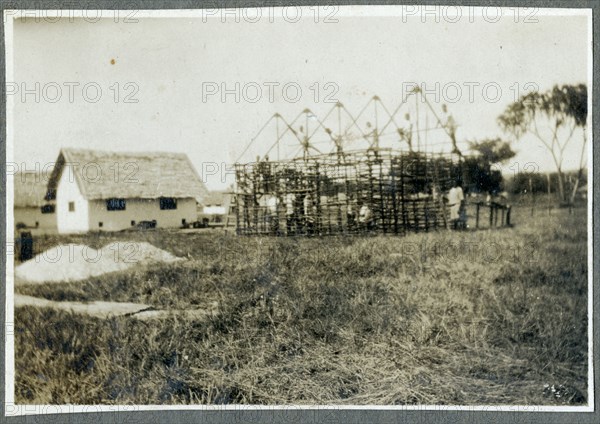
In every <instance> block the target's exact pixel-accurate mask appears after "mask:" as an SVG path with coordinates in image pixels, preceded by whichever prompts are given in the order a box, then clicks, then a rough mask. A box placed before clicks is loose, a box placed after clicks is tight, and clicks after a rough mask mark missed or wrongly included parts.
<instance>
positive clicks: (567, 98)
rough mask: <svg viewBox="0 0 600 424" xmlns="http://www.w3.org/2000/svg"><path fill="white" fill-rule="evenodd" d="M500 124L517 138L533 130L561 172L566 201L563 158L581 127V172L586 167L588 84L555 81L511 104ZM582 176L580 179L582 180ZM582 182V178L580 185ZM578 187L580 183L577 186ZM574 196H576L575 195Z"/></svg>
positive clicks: (560, 187)
mask: <svg viewBox="0 0 600 424" xmlns="http://www.w3.org/2000/svg"><path fill="white" fill-rule="evenodd" d="M498 124H499V125H500V127H501V128H502V129H503V130H504V131H505V132H507V133H510V134H512V135H513V136H514V137H515V139H520V138H521V137H523V136H524V135H525V134H527V133H529V134H533V135H534V136H535V137H536V138H537V139H538V140H539V141H540V142H541V143H542V144H543V145H544V146H545V147H546V149H547V150H548V151H549V152H550V154H551V156H552V159H553V160H554V165H555V166H556V171H557V173H558V193H559V196H560V199H561V201H566V200H567V198H566V193H565V180H564V173H563V169H562V166H563V159H564V153H565V149H566V148H567V146H568V145H569V143H570V141H571V140H572V138H573V134H574V133H575V130H576V129H577V128H581V129H582V132H583V137H584V142H583V147H582V153H581V161H580V172H579V177H580V176H581V170H582V169H583V158H584V152H585V140H586V125H587V86H586V85H585V84H578V85H562V86H558V85H555V86H554V87H553V88H552V89H551V90H549V91H547V92H545V93H538V92H532V93H528V94H525V95H523V96H521V97H520V98H519V99H518V101H516V102H514V103H512V104H510V105H509V106H508V107H507V108H506V110H505V111H504V113H502V115H500V116H499V117H498ZM579 177H578V180H579ZM577 185H578V181H577V183H576V186H577ZM575 190H577V187H575ZM571 198H572V196H571Z"/></svg>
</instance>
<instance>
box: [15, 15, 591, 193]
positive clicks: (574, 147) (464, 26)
mask: <svg viewBox="0 0 600 424" xmlns="http://www.w3.org/2000/svg"><path fill="white" fill-rule="evenodd" d="M298 10H300V13H301V18H300V19H299V20H298V21H297V22H295V21H296V18H295V16H297V15H296V12H298ZM389 11H390V9H389V8H388V9H377V8H373V7H362V8H361V7H352V8H342V9H341V10H334V9H330V10H325V9H323V8H321V9H320V10H318V12H319V13H318V15H317V11H316V10H315V9H296V10H293V11H289V10H285V11H284V10H282V9H269V10H267V9H262V12H261V16H260V17H258V18H257V15H256V14H255V13H254V12H248V13H244V14H242V12H241V11H237V12H236V13H233V12H231V13H229V14H223V13H222V12H218V11H214V10H213V11H210V12H205V13H204V14H200V13H199V12H196V16H195V17H178V18H173V17H171V18H158V17H144V16H143V14H141V13H140V14H137V15H131V14H130V18H129V19H125V17H126V16H127V14H126V13H125V12H121V13H122V15H118V16H115V15H114V14H113V12H107V11H105V13H108V16H105V15H103V18H102V19H100V20H95V19H92V18H93V17H94V15H87V16H86V18H87V19H82V18H81V17H79V16H80V15H78V14H76V13H74V14H73V15H72V16H73V17H67V16H66V15H63V16H61V17H60V19H39V17H38V19H35V17H32V16H29V17H28V16H26V17H25V20H23V19H22V18H19V19H15V21H14V26H13V29H14V33H13V45H12V53H13V56H12V58H11V57H9V58H7V61H8V62H9V63H10V64H11V65H12V77H10V75H11V72H9V73H8V76H9V77H8V78H7V81H8V88H7V92H8V94H9V96H8V97H9V102H11V101H12V105H13V120H12V122H9V123H8V124H9V126H10V127H11V128H12V134H13V136H14V155H13V158H14V161H15V162H16V163H18V164H23V163H24V164H25V166H26V167H27V168H28V169H34V168H35V164H36V163H39V164H41V166H42V167H43V166H44V164H47V163H51V162H53V161H54V160H55V159H56V157H57V156H58V152H59V149H60V148H61V147H80V148H94V149H102V150H118V151H149V150H152V151H173V152H183V153H187V154H188V155H189V157H190V159H191V161H192V163H193V164H194V165H195V166H196V168H197V170H198V172H199V173H200V174H202V175H203V178H204V179H205V181H206V184H207V186H208V188H209V189H223V188H225V187H227V186H228V185H229V184H231V183H233V175H232V174H231V173H230V171H228V169H229V168H228V167H227V166H223V164H231V163H233V162H234V161H235V160H236V159H238V158H240V155H241V154H242V152H243V151H244V149H245V148H246V147H247V146H248V144H249V142H250V141H251V140H252V138H253V137H255V135H256V134H257V133H258V132H259V130H260V129H261V127H262V126H263V125H264V124H265V122H267V121H268V120H269V118H271V117H272V116H273V114H274V113H280V114H281V115H282V116H283V117H285V119H286V120H287V121H288V122H290V121H292V120H293V119H294V118H295V117H296V116H297V115H298V114H299V113H301V112H302V111H303V110H304V109H305V108H308V109H310V110H311V111H312V112H313V114H314V115H315V116H317V117H319V118H323V117H324V116H325V115H326V114H327V112H329V111H330V109H331V108H332V107H333V106H334V104H335V102H336V101H340V102H341V103H343V104H344V106H345V107H346V108H347V109H348V110H349V111H351V113H353V114H354V116H356V115H358V113H359V112H360V110H361V109H362V108H363V106H364V105H365V104H367V102H368V101H369V99H371V98H372V97H373V96H374V95H377V96H379V98H380V99H381V102H382V103H383V105H385V106H386V107H387V109H388V110H390V111H392V110H394V109H395V108H396V107H397V106H398V105H399V104H400V102H401V100H402V99H403V95H404V94H405V93H406V92H407V90H408V88H409V87H411V86H412V85H414V84H417V85H419V86H421V88H422V89H424V90H425V92H426V97H427V99H428V100H429V102H430V103H431V104H432V109H433V110H432V111H429V110H427V108H426V107H424V105H423V104H421V105H420V106H419V105H418V104H417V103H416V102H415V103H412V102H411V103H410V104H409V105H405V106H404V107H403V108H401V109H400V113H399V114H398V115H397V119H396V120H397V121H400V122H402V121H404V122H407V121H406V116H405V115H406V113H408V114H409V115H410V117H412V118H413V119H414V118H415V117H418V119H419V121H420V125H421V127H420V128H425V126H428V127H429V128H431V127H434V126H435V125H436V124H435V117H434V115H433V112H436V113H437V114H438V116H440V117H441V118H442V119H445V118H444V117H447V115H445V114H444V113H443V112H442V105H443V104H445V105H446V106H447V111H448V112H449V113H451V115H452V117H453V119H454V120H455V121H456V123H457V124H458V129H457V132H456V135H457V139H458V140H459V145H460V146H462V147H465V146H466V143H467V141H469V140H471V141H472V140H481V139H484V138H493V137H504V138H505V139H506V140H511V139H510V137H509V136H508V135H507V134H504V133H502V131H501V129H500V128H499V127H498V125H497V121H496V119H497V117H498V116H499V115H500V114H501V113H502V111H503V110H504V109H505V108H506V107H507V106H508V105H509V104H510V103H511V102H513V101H514V100H515V99H516V98H517V97H518V95H520V94H524V93H526V92H528V91H532V90H538V91H546V90H548V89H550V88H551V87H552V86H553V85H555V84H579V83H587V84H588V87H589V86H590V83H589V81H588V75H589V72H588V69H589V67H590V63H589V62H588V57H589V53H590V52H591V40H589V39H588V18H587V17H586V16H581V15H579V16H546V15H544V14H543V13H542V11H539V10H538V12H536V13H535V14H534V15H533V17H531V16H530V17H529V19H526V16H525V14H524V13H521V14H520V15H519V16H516V15H515V13H514V11H509V10H508V9H504V10H503V11H502V17H501V18H500V19H499V20H498V21H497V22H494V21H495V20H496V18H495V16H494V13H491V12H490V14H489V16H488V15H486V17H487V18H486V19H484V18H483V17H482V16H477V17H474V16H473V17H467V16H464V15H465V12H464V11H463V16H462V17H460V19H458V22H452V21H456V20H457V16H451V15H449V14H448V15H444V14H442V15H438V17H437V19H438V20H439V22H436V17H435V16H432V15H423V14H422V13H414V10H411V13H410V14H409V13H406V12H407V11H406V9H403V10H400V8H398V9H396V10H395V11H393V14H394V15H395V16H392V15H390V13H389ZM372 12H374V13H372ZM370 13H372V14H373V15H375V16H367V15H369V14H370ZM209 14H210V16H207V15H209ZM328 15H329V17H328ZM381 15H383V16H381ZM90 16H91V18H90ZM42 18H43V17H42ZM236 20H237V21H238V22H236ZM530 20H534V21H536V22H529V21H530ZM49 21H52V22H49ZM115 21H117V22H115ZM251 21H256V22H251ZM315 21H318V22H315ZM589 60H591V59H589ZM9 69H10V68H9ZM11 78H12V79H11ZM84 87H85V89H84ZM417 107H418V108H419V112H418V113H417V112H416V108H417ZM333 116H334V115H330V117H333ZM377 116H378V118H377V121H376V120H375V118H374V113H373V111H372V110H371V109H368V110H367V111H366V112H365V114H364V115H363V116H362V117H361V119H360V120H359V122H358V123H359V125H360V126H361V127H362V128H368V127H367V125H371V127H373V126H377V127H381V126H382V123H383V122H386V119H385V118H384V112H383V110H382V107H381V106H380V108H379V112H378V115H377ZM335 122H336V120H335V119H334V120H333V121H331V120H330V122H328V123H327V125H328V126H330V127H331V128H332V129H333V130H334V132H335V129H336V127H337V124H336V123H335ZM347 122H349V121H346V123H347ZM367 122H369V124H367ZM375 122H377V123H376V124H375ZM426 123H427V124H426ZM305 125H306V123H305V122H302V120H299V121H297V122H296V123H294V125H293V127H294V128H295V130H297V131H304V126H305ZM314 125H315V121H314V120H312V121H309V122H308V126H309V128H311V126H312V128H314ZM301 126H302V128H300V127H301ZM344 126H345V124H344V125H343V127H344ZM389 128H391V127H389ZM279 130H280V131H281V128H280V129H279ZM276 131H277V128H276V126H275V124H274V121H271V123H270V124H269V125H268V126H267V128H265V130H264V131H263V132H262V133H260V136H259V137H257V138H256V140H255V141H254V142H253V143H252V144H251V145H250V147H249V148H248V150H247V151H246V153H245V155H243V156H242V157H241V160H242V161H251V160H253V159H254V158H255V157H256V156H257V155H262V154H264V153H265V152H266V151H267V150H268V149H269V147H271V146H272V145H273V142H274V141H275V137H276V134H277V133H276ZM419 134H422V137H423V138H422V139H421V143H423V144H424V143H428V149H436V148H440V149H443V148H446V147H447V146H448V145H449V141H448V138H447V137H446V136H445V135H444V133H443V132H442V131H440V130H439V129H438V130H435V131H430V132H425V131H423V132H420V133H419ZM425 134H427V135H426V136H425ZM286 137H287V138H282V142H281V149H282V150H285V149H287V150H288V151H290V152H293V151H295V150H296V148H299V144H297V142H296V140H294V139H293V138H290V137H291V133H290V132H288V133H287V136H286ZM383 139H385V140H387V142H388V143H391V145H393V143H399V141H398V140H397V137H395V136H394V135H393V134H391V133H389V134H387V135H385V137H384V136H382V140H383ZM327 140H328V139H327V136H326V134H321V135H320V136H315V137H314V139H313V140H312V141H314V146H315V147H317V148H319V149H321V150H322V151H324V150H328V149H330V147H331V145H330V144H328V141H327ZM582 140H583V137H582V134H581V133H580V132H577V133H575V134H574V136H573V140H572V141H571V143H572V144H571V145H570V147H569V148H568V149H567V151H566V153H565V159H564V165H563V168H564V169H575V168H577V167H578V165H579V158H580V155H581V146H582ZM512 146H513V149H514V150H515V151H517V152H518V154H517V156H516V157H515V158H514V159H512V160H511V161H510V163H507V164H506V165H505V168H504V171H505V172H510V171H507V170H508V169H510V170H519V169H522V168H523V167H526V166H527V164H534V166H535V168H536V169H538V170H540V171H542V172H546V171H552V170H553V169H554V164H553V162H552V159H551V156H550V155H549V153H548V152H547V151H546V149H545V148H544V147H543V146H542V144H541V143H540V142H539V141H536V140H535V139H534V138H532V137H525V138H523V139H521V140H517V141H513V145H512ZM271 157H273V155H271ZM20 166H21V165H20ZM21 167H22V166H21ZM213 174H214V175H213Z"/></svg>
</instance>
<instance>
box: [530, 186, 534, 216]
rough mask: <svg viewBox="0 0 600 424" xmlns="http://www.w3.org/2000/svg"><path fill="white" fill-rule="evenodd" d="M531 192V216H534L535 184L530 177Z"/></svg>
mask: <svg viewBox="0 0 600 424" xmlns="http://www.w3.org/2000/svg"><path fill="white" fill-rule="evenodd" d="M529 192H530V193H531V216H533V210H534V205H535V198H534V197H533V184H532V182H531V177H529Z"/></svg>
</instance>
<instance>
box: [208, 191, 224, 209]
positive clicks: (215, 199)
mask: <svg viewBox="0 0 600 424" xmlns="http://www.w3.org/2000/svg"><path fill="white" fill-rule="evenodd" d="M230 203H231V192H230V191H210V192H209V193H208V194H207V195H206V197H205V198H204V199H203V200H202V204H203V205H204V206H216V205H220V206H224V207H228V206H229V204H230Z"/></svg>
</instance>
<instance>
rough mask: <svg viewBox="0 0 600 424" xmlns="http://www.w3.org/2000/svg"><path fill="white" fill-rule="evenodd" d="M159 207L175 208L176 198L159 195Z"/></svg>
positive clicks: (163, 208)
mask: <svg viewBox="0 0 600 424" xmlns="http://www.w3.org/2000/svg"><path fill="white" fill-rule="evenodd" d="M160 208H161V209H162V210H165V209H177V199H174V198H172V197H161V198H160Z"/></svg>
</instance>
